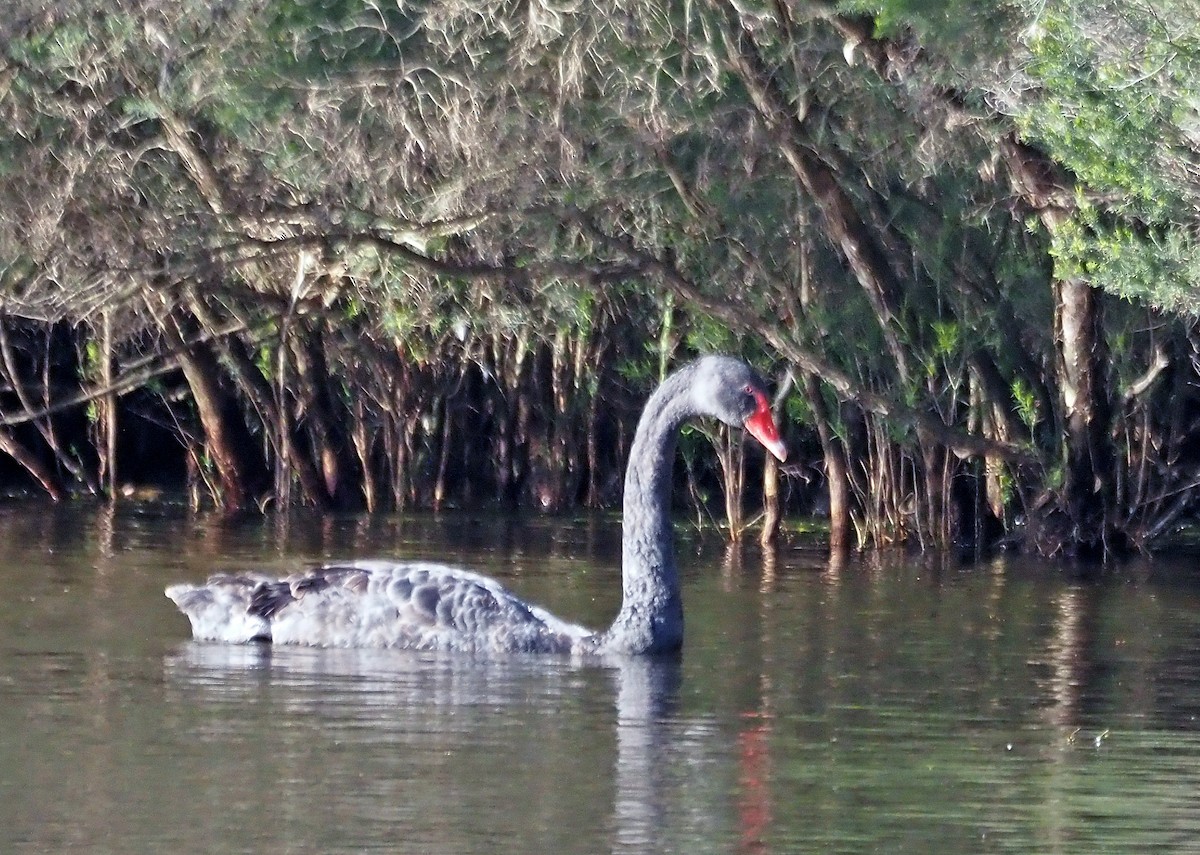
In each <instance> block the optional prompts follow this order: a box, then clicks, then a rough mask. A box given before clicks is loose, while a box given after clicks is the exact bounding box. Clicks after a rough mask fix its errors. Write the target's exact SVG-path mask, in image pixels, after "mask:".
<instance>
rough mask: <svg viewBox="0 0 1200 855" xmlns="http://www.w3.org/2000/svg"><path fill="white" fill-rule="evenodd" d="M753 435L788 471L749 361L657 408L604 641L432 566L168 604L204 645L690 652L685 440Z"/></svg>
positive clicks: (251, 588) (236, 580)
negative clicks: (683, 513) (678, 441)
mask: <svg viewBox="0 0 1200 855" xmlns="http://www.w3.org/2000/svg"><path fill="white" fill-rule="evenodd" d="M697 415H708V416H715V417H717V418H719V419H721V420H722V421H724V422H726V423H727V424H730V425H736V426H743V427H745V428H746V429H747V430H748V431H749V432H750V433H751V434H752V435H753V436H754V437H755V438H757V439H758V440H759V441H760V442H762V443H763V445H764V446H766V447H767V449H768V450H770V451H771V452H772V453H773V454H775V456H776V457H778V458H780V459H781V460H782V459H783V458H784V456H785V451H784V447H783V443H782V442H781V441H780V439H779V435H778V433H777V431H776V429H775V425H774V422H773V421H772V419H771V413H770V405H769V403H768V401H767V397H766V393H765V391H764V389H763V385H762V381H761V380H760V379H759V378H758V377H757V375H755V374H754V372H753V371H751V370H750V369H749V368H748V367H747V366H746V365H745V364H744V363H742V362H740V361H739V360H736V359H731V358H729V357H722V356H709V357H704V358H702V359H699V360H697V361H696V362H693V363H691V364H690V365H687V366H685V367H684V368H681V369H680V370H679V371H677V372H676V373H674V374H672V375H671V376H670V377H668V378H667V379H666V380H665V381H664V382H663V384H662V385H661V386H659V388H658V390H657V391H656V392H655V393H654V395H652V396H651V398H650V400H649V401H648V402H647V404H646V408H645V410H644V411H643V413H642V417H641V420H640V421H639V422H638V429H637V433H636V434H635V436H634V440H633V446H632V447H631V449H630V455H629V463H628V468H627V470H626V475H625V497H624V532H623V547H622V559H621V560H622V579H623V594H624V596H623V599H622V604H621V611H620V613H619V614H618V615H617V618H616V620H614V621H613V624H612V626H611V627H610V628H609V629H608V630H606V631H604V632H595V631H593V630H590V629H587V628H586V627H582V626H579V625H577V624H573V623H568V622H566V621H563V620H560V619H559V618H556V617H554V616H553V615H552V614H550V613H549V612H547V611H545V610H544V609H542V608H539V607H538V606H534V605H531V604H529V603H527V602H525V601H524V600H522V599H520V598H519V597H517V596H516V595H515V594H513V593H512V592H510V591H508V590H507V589H506V588H505V587H504V586H503V585H501V584H500V583H498V582H496V581H495V580H493V579H489V578H487V577H486V576H481V575H479V574H477V573H472V572H470V571H468V570H463V569H461V568H458V567H450V566H445V565H441V564H430V563H422V562H411V563H396V562H390V561H351V562H347V563H339V564H331V565H326V566H322V567H316V568H313V569H310V570H305V571H302V572H300V573H295V574H293V575H291V576H287V577H285V578H283V579H278V578H275V577H269V576H265V575H261V574H222V575H217V576H213V577H212V578H210V579H209V580H208V581H207V582H206V583H205V584H204V585H187V584H184V585H172V586H171V587H169V588H167V596H168V597H170V598H171V599H172V600H174V601H175V603H176V604H177V605H178V606H179V608H180V610H181V611H183V613H184V614H186V615H187V616H188V619H189V620H190V621H191V624H192V634H193V635H194V636H195V637H196V638H198V639H204V640H210V641H226V642H236V643H243V642H249V641H271V642H274V643H276V644H308V645H315V646H322V647H407V648H415V649H420V650H461V651H490V652H527V653H576V654H587V653H652V652H661V651H667V650H675V649H678V647H679V646H680V644H681V643H682V641H683V601H682V599H681V597H680V592H679V576H678V572H677V570H676V567H675V555H674V548H673V545H672V537H671V520H670V493H671V480H672V478H671V470H672V463H673V461H674V457H675V436H676V434H677V432H678V429H679V426H680V424H682V422H683V421H684V420H686V419H688V418H690V417H692V416H697Z"/></svg>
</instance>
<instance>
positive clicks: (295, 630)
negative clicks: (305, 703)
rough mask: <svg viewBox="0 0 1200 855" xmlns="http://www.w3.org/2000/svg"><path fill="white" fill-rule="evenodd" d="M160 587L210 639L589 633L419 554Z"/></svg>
mask: <svg viewBox="0 0 1200 855" xmlns="http://www.w3.org/2000/svg"><path fill="white" fill-rule="evenodd" d="M167 596H168V597H170V598H171V599H172V600H174V601H175V603H176V604H177V605H178V606H179V608H180V610H181V611H182V612H183V613H184V614H186V615H187V616H188V619H189V620H190V621H191V624H192V634H193V636H194V637H195V638H197V639H202V640H209V641H225V642H239V643H240V642H247V641H272V642H274V643H276V644H307V645H314V646H320V647H404V648H411V649H415V650H460V651H478V652H485V651H486V652H529V653H555V652H561V653H567V652H571V651H572V650H578V649H580V646H581V644H580V643H581V642H582V641H583V640H584V639H586V638H588V637H589V636H590V635H591V632H590V631H589V630H587V629H585V628H584V627H581V626H577V625H575V624H570V623H567V622H565V621H562V620H559V619H558V618H556V617H554V616H553V615H551V614H549V613H548V612H546V611H545V610H544V609H541V608H538V607H537V606H533V605H530V604H529V603H526V602H525V601H524V600H522V599H520V598H519V597H517V596H516V595H515V594H513V593H512V592H510V591H509V590H507V589H506V588H504V587H503V586H502V585H500V584H499V583H498V582H495V581H493V580H491V579H488V578H487V577H486V576H481V575H479V574H477V573H472V572H470V571H467V570H463V569H461V568H458V567H450V566H446V565H442V564H432V563H425V562H411V563H393V562H388V561H353V562H348V563H344V564H329V565H325V566H321V567H314V568H311V569H309V570H305V571H302V572H300V573H294V574H292V575H290V576H287V577H284V578H282V579H275V578H271V577H268V576H263V575H260V574H221V575H217V576H213V577H211V578H210V579H209V580H208V581H207V582H206V583H205V584H203V585H172V586H171V587H170V588H168V589H167Z"/></svg>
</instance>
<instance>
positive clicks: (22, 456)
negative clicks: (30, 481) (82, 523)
mask: <svg viewBox="0 0 1200 855" xmlns="http://www.w3.org/2000/svg"><path fill="white" fill-rule="evenodd" d="M0 451H2V452H4V453H5V454H7V455H8V456H9V457H11V458H12V459H13V460H15V461H16V462H17V463H19V464H20V465H21V467H22V468H23V469H24V470H25V471H26V472H28V473H29V474H30V475H32V476H33V478H34V480H35V481H37V482H38V483H39V484H41V485H42V489H43V490H45V491H46V492H47V493H48V494H49V496H50V498H51V499H53V500H54V501H56V502H61V501H62V500H63V499H64V498H66V492H65V491H64V490H63V487H62V484H60V483H59V481H58V478H57V477H56V476H55V474H54V473H53V472H51V471H50V470H49V469H47V468H46V467H45V466H44V465H43V464H42V461H40V460H38V458H37V455H35V454H33V453H32V452H30V451H29V449H27V448H26V447H25V446H24V445H22V444H21V443H20V442H18V441H17V440H16V438H15V437H14V436H13V435H12V434H11V433H10V432H9V431H8V430H7V429H0Z"/></svg>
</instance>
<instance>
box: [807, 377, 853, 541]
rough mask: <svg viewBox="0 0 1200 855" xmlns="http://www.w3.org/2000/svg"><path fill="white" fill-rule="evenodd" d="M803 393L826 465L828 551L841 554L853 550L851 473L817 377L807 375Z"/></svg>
mask: <svg viewBox="0 0 1200 855" xmlns="http://www.w3.org/2000/svg"><path fill="white" fill-rule="evenodd" d="M804 394H805V397H806V398H807V399H808V406H809V409H811V410H812V413H813V420H814V421H815V422H816V425H817V437H818V438H819V439H820V441H821V457H822V459H823V460H824V463H825V483H826V486H827V488H828V490H829V549H830V550H831V551H832V552H841V551H843V550H845V549H848V548H849V547H850V533H851V528H852V526H851V519H850V472H849V469H848V468H847V467H846V455H845V451H844V450H843V448H842V444H841V440H839V439H838V438H837V437H836V436H834V433H833V429H832V428H831V427H830V425H829V408H828V407H826V406H825V398H824V397H823V396H822V395H821V385H820V381H819V380H818V379H817V376H816V375H815V374H811V373H809V372H805V374H804Z"/></svg>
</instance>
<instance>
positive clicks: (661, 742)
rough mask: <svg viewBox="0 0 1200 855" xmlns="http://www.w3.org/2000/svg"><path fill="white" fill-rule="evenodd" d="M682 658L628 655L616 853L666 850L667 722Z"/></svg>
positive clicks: (620, 695)
mask: <svg viewBox="0 0 1200 855" xmlns="http://www.w3.org/2000/svg"><path fill="white" fill-rule="evenodd" d="M680 673H681V672H680V661H679V658H678V657H675V656H655V657H643V658H636V659H625V660H623V661H620V662H617V663H616V664H615V665H614V668H613V675H614V679H615V681H616V685H617V764H616V796H615V806H614V809H613V818H614V820H615V823H616V834H615V837H614V844H613V851H614V852H661V851H664V848H665V847H664V844H665V833H664V829H665V827H666V822H665V817H666V806H665V804H664V800H665V799H667V798H668V797H669V796H668V790H669V787H670V781H669V779H668V777H667V775H666V770H667V768H668V763H667V756H666V752H667V740H668V734H667V727H668V725H667V722H668V720H669V719H670V718H671V717H672V716H673V714H674V712H675V707H676V705H677V703H678V692H679V680H680Z"/></svg>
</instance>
